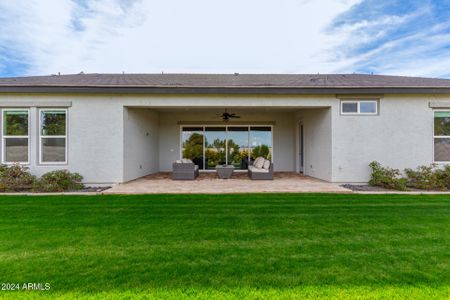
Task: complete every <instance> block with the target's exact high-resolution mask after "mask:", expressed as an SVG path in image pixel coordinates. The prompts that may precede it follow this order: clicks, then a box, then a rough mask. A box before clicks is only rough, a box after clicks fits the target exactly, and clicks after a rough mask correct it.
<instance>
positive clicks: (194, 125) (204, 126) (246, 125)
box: [178, 123, 275, 172]
mask: <svg viewBox="0 0 450 300" xmlns="http://www.w3.org/2000/svg"><path fill="white" fill-rule="evenodd" d="M183 127H199V128H200V127H201V128H203V158H205V151H206V148H205V146H206V144H205V131H206V128H207V127H224V129H225V133H226V134H228V127H248V142H249V149H250V134H251V133H250V131H251V130H250V128H251V127H270V132H271V144H272V153H271V159H270V161H271V162H272V163H273V162H274V157H275V154H274V153H275V150H274V125H273V124H267V125H264V124H231V125H228V124H227V125H223V124H217V125H216V124H207V125H205V124H202V123H194V124H180V125H179V135H178V136H179V147H178V149H179V155H178V157H179V159H182V158H183ZM250 157H251V152H249V153H248V158H250ZM225 160H226V161H227V162H228V137H226V143H225ZM203 167H205V162H203ZM200 171H201V172H215V170H213V169H206V168H204V169H200ZM234 172H247V170H239V169H236V170H234Z"/></svg>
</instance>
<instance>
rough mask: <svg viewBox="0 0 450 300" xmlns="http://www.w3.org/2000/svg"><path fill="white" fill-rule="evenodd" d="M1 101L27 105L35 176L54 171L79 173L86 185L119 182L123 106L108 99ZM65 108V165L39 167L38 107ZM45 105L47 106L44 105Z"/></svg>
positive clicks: (12, 97) (19, 98)
mask: <svg viewBox="0 0 450 300" xmlns="http://www.w3.org/2000/svg"><path fill="white" fill-rule="evenodd" d="M2 102H8V103H11V102H12V103H14V104H15V103H17V105H16V106H15V105H10V107H17V106H19V105H23V103H26V104H28V103H32V106H30V110H31V111H30V164H29V165H28V167H29V168H30V171H31V172H32V173H33V174H35V175H42V174H43V173H45V172H48V171H52V170H56V169H68V170H70V171H72V172H79V173H80V174H81V175H83V177H84V181H85V182H86V183H88V184H104V183H114V182H121V181H122V179H123V159H122V158H123V146H122V144H123V107H122V104H121V103H120V102H118V101H113V100H112V99H111V97H108V96H84V97H80V96H71V95H18V94H9V95H0V107H2ZM55 102H58V103H71V106H70V107H68V116H67V117H68V124H67V126H68V127H67V130H68V144H67V147H68V151H67V152H68V154H67V164H66V165H40V164H39V161H38V155H39V153H38V149H39V141H38V132H39V129H38V108H45V107H47V106H48V105H50V104H51V103H55ZM46 103H49V104H46Z"/></svg>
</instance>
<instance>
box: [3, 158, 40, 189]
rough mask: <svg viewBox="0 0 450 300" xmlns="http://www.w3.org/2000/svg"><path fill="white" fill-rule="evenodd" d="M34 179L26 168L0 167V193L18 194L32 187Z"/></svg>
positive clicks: (20, 166)
mask: <svg viewBox="0 0 450 300" xmlns="http://www.w3.org/2000/svg"><path fill="white" fill-rule="evenodd" d="M35 181H36V177H35V176H33V175H31V173H30V172H29V170H28V168H26V167H24V166H22V165H19V164H14V165H11V166H5V165H1V166H0V191H1V192H20V191H24V190H29V189H31V188H32V187H33V184H34V183H35Z"/></svg>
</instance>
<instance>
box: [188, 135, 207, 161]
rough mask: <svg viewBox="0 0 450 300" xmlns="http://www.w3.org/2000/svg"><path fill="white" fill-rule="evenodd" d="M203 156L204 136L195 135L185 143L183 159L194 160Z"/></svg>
mask: <svg viewBox="0 0 450 300" xmlns="http://www.w3.org/2000/svg"><path fill="white" fill-rule="evenodd" d="M201 156H203V134H200V133H193V134H192V135H191V136H190V137H189V139H187V140H186V141H184V142H183V157H184V158H189V159H194V158H196V157H201Z"/></svg>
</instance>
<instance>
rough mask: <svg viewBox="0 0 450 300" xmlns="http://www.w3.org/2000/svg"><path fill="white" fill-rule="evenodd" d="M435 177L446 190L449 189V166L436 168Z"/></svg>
mask: <svg viewBox="0 0 450 300" xmlns="http://www.w3.org/2000/svg"><path fill="white" fill-rule="evenodd" d="M436 173H437V177H438V178H439V180H440V182H441V183H442V184H443V185H444V186H445V188H446V189H447V190H450V166H445V167H444V168H443V169H439V170H436Z"/></svg>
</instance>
